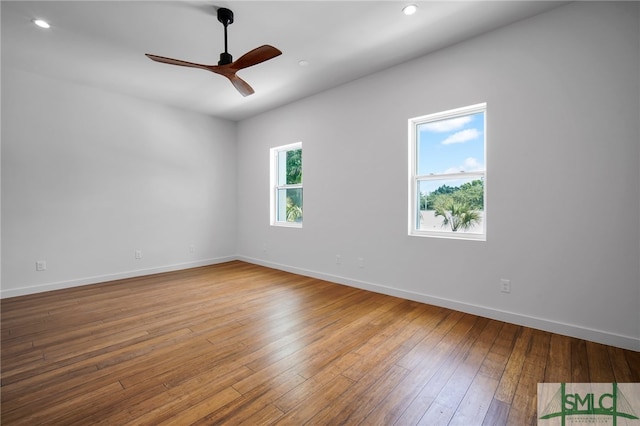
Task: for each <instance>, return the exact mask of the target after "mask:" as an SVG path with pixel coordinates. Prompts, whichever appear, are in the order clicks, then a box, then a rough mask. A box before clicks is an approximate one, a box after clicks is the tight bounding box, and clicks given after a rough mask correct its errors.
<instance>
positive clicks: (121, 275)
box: [0, 256, 237, 299]
mask: <svg viewBox="0 0 640 426" xmlns="http://www.w3.org/2000/svg"><path fill="white" fill-rule="evenodd" d="M236 259H237V256H225V257H218V258H214V259H204V260H198V261H194V262H185V263H176V264H173V265H165V266H158V267H154V268H148V269H136V270H133V271H125V272H118V273H115V274H106V275H97V276H93V277H84V278H78V279H75V280H70V281H58V282H53V283H46V284H39V285H34V286H24V287H19V288H14V289H9V290H0V299H4V298H8V297H16V296H26V295H28V294H34V293H42V292H45V291H53V290H62V289H65V288H71V287H79V286H83V285H89V284H98V283H103V282H106V281H114V280H121V279H125V278H133V277H142V276H145V275H152V274H159V273H162V272H171V271H179V270H181V269H189V268H197V267H200V266H208V265H215V264H218V263H224V262H230V261H232V260H236Z"/></svg>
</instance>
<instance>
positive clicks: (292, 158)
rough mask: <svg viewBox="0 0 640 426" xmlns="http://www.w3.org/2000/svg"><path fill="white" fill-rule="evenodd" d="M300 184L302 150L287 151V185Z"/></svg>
mask: <svg viewBox="0 0 640 426" xmlns="http://www.w3.org/2000/svg"><path fill="white" fill-rule="evenodd" d="M298 183H302V150H301V149H296V150H293V151H287V185H295V184H298Z"/></svg>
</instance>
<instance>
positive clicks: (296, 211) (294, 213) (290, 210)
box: [287, 197, 302, 222]
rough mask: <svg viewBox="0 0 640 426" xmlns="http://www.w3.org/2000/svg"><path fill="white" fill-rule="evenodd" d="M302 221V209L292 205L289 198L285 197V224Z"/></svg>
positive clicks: (291, 200)
mask: <svg viewBox="0 0 640 426" xmlns="http://www.w3.org/2000/svg"><path fill="white" fill-rule="evenodd" d="M300 220H302V207H300V206H299V205H297V204H294V202H293V199H292V198H291V197H287V222H296V221H300Z"/></svg>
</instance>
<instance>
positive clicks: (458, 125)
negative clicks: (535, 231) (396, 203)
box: [409, 104, 486, 240]
mask: <svg viewBox="0 0 640 426" xmlns="http://www.w3.org/2000/svg"><path fill="white" fill-rule="evenodd" d="M485 116H486V104H479V105H473V106H470V107H465V108H458V109H455V110H451V111H445V112H440V113H436V114H431V115H427V116H423V117H417V118H413V119H410V120H409V135H410V137H409V143H410V149H409V155H410V156H411V159H410V165H411V168H412V170H411V173H410V174H411V179H410V183H409V185H410V188H409V193H410V203H409V204H410V205H409V208H410V209H411V215H410V222H411V223H410V227H409V233H410V234H411V235H420V236H439V237H443V236H444V237H451V238H469V239H481V240H484V239H486V200H485V194H486V179H485V174H486V159H485V152H486V129H485V123H486V117H485Z"/></svg>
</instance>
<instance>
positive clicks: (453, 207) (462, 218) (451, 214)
mask: <svg viewBox="0 0 640 426" xmlns="http://www.w3.org/2000/svg"><path fill="white" fill-rule="evenodd" d="M434 214H435V215H436V217H438V216H442V226H443V227H445V226H447V225H449V226H450V227H451V231H453V232H456V231H458V230H463V231H466V230H468V229H469V228H471V227H472V226H473V225H475V224H477V223H480V213H479V212H478V211H476V210H474V209H472V208H471V206H469V204H464V203H460V202H458V201H456V200H455V199H454V198H453V196H451V195H443V196H441V197H440V198H438V200H437V202H436V205H435V209H434Z"/></svg>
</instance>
